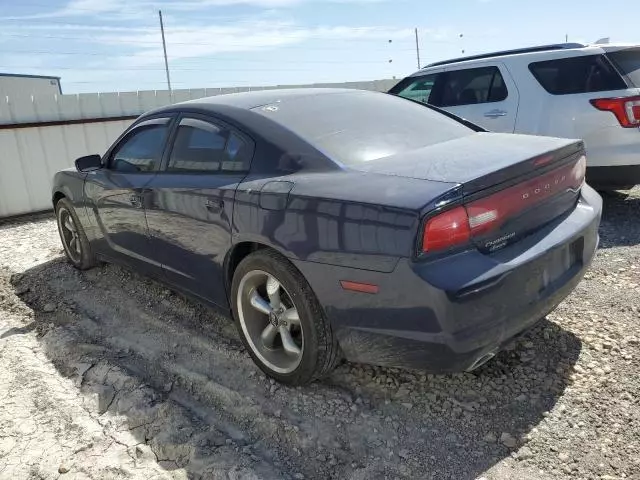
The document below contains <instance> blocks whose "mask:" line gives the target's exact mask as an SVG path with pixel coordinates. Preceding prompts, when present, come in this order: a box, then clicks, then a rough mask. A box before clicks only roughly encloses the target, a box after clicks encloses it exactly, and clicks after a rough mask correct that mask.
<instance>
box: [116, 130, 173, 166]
mask: <svg viewBox="0 0 640 480" xmlns="http://www.w3.org/2000/svg"><path fill="white" fill-rule="evenodd" d="M168 129H169V127H168V124H151V125H145V126H141V127H139V128H137V129H135V130H134V131H133V132H132V133H131V135H129V136H128V137H127V138H125V140H124V141H123V142H122V143H120V145H118V146H117V147H116V149H115V150H114V151H113V152H112V154H111V157H110V161H109V169H110V170H115V171H118V172H127V173H139V172H152V171H154V170H155V169H156V167H157V166H158V164H159V163H160V160H161V158H162V151H163V149H164V143H165V139H166V136H167V132H168Z"/></svg>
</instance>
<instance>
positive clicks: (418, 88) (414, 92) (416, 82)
mask: <svg viewBox="0 0 640 480" xmlns="http://www.w3.org/2000/svg"><path fill="white" fill-rule="evenodd" d="M437 76H438V74H436V73H434V74H431V75H425V76H423V77H416V78H412V79H411V81H410V82H409V83H408V84H407V85H406V86H404V88H401V89H400V90H399V91H397V92H393V93H394V94H395V95H398V96H399V97H403V98H408V99H409V100H415V101H417V102H422V103H429V97H430V96H431V92H432V91H433V87H434V85H435V83H436V78H437Z"/></svg>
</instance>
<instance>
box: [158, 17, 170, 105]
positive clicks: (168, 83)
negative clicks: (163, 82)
mask: <svg viewBox="0 0 640 480" xmlns="http://www.w3.org/2000/svg"><path fill="white" fill-rule="evenodd" d="M158 16H159V17H160V32H161V33H162V50H164V69H165V70H166V72H167V87H169V95H171V78H170V77H169V61H168V60H167V43H166V42H165V40H164V24H163V23H162V10H158Z"/></svg>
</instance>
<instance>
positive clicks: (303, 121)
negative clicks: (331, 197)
mask: <svg viewBox="0 0 640 480" xmlns="http://www.w3.org/2000/svg"><path fill="white" fill-rule="evenodd" d="M255 111H257V112H259V113H261V114H262V115H265V116H267V117H269V118H272V119H273V120H274V121H276V122H278V123H280V124H281V125H283V126H284V127H286V128H287V129H289V130H291V131H293V132H294V133H295V134H297V135H298V136H300V137H302V138H303V139H304V140H306V141H307V142H309V143H310V144H311V145H313V146H314V147H315V148H317V149H318V150H320V151H322V152H323V153H324V154H325V155H327V156H328V157H329V158H331V159H333V160H335V161H338V162H340V163H342V164H345V165H352V164H357V163H360V162H367V161H371V160H376V159H379V158H384V157H389V156H392V155H397V154H400V153H402V152H405V151H411V150H416V149H418V148H422V147H426V146H428V145H433V144H435V143H441V142H446V141H449V140H453V139H456V138H460V137H464V136H467V135H472V134H473V133H474V131H473V130H472V129H471V128H469V127H466V126H465V125H463V124H462V123H460V122H459V121H457V120H454V119H452V118H449V117H447V116H445V115H443V114H441V113H438V112H437V111H435V110H432V109H431V108H429V107H426V106H423V105H420V104H418V103H416V102H412V101H409V100H405V99H402V98H398V97H396V96H393V95H388V94H384V93H371V92H344V93H342V92H340V93H332V94H320V95H310V96H304V97H299V98H295V99H289V100H287V101H285V102H282V103H276V104H273V105H265V106H261V107H257V108H256V109H255Z"/></svg>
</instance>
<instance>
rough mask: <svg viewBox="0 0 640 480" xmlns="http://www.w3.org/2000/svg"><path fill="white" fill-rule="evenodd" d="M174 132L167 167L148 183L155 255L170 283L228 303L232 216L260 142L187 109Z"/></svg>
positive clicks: (211, 300) (151, 231)
mask: <svg viewBox="0 0 640 480" xmlns="http://www.w3.org/2000/svg"><path fill="white" fill-rule="evenodd" d="M172 137H173V138H172V139H171V146H170V149H169V150H168V152H167V154H166V155H165V159H164V161H163V166H162V169H161V172H160V173H159V174H158V175H157V177H155V178H154V179H153V180H152V181H151V183H150V184H149V185H148V188H149V192H150V197H149V204H148V206H147V210H146V214H147V224H148V225H149V235H150V238H151V243H152V250H153V252H154V258H155V259H156V260H157V261H159V262H160V263H161V264H162V266H163V269H164V274H165V276H166V278H167V279H168V281H169V282H170V283H172V284H174V285H176V286H178V287H179V288H182V289H184V290H186V291H188V292H190V293H192V294H195V295H197V296H199V297H202V298H203V299H205V300H208V301H210V302H212V303H215V304H217V305H219V306H220V307H223V308H226V307H228V301H227V293H226V290H225V282H224V275H223V265H224V260H225V256H226V253H227V252H228V251H229V248H230V247H231V220H230V219H231V218H232V216H233V202H234V197H235V191H236V188H237V186H238V184H239V183H240V182H241V181H242V180H243V178H244V177H245V176H246V174H247V172H248V169H249V165H250V162H251V157H252V156H253V150H254V144H253V141H252V140H251V139H250V138H249V137H247V136H246V135H244V134H242V133H240V132H238V131H237V130H235V129H233V128H231V127H229V126H228V125H225V124H223V123H222V122H219V121H217V120H213V119H211V118H209V117H206V116H199V115H183V116H182V117H181V118H180V119H179V120H178V124H177V127H176V130H175V132H174V134H173V135H172Z"/></svg>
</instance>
